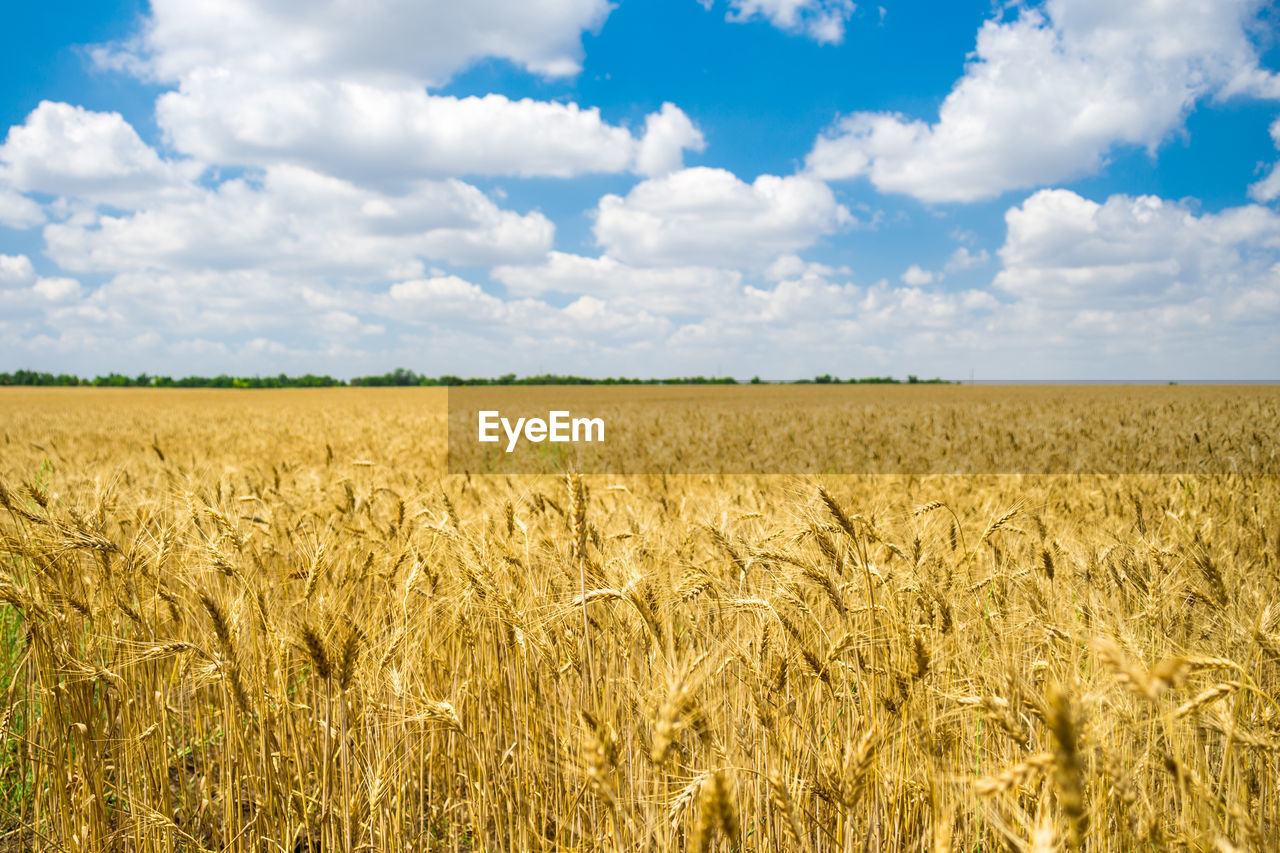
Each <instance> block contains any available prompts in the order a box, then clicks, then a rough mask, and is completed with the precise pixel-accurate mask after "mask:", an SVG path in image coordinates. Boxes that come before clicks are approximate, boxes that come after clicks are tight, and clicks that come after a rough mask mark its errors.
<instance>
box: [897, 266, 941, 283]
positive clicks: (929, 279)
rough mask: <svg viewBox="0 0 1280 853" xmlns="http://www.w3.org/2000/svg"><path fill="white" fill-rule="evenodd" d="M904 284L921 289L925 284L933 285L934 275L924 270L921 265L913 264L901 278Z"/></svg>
mask: <svg viewBox="0 0 1280 853" xmlns="http://www.w3.org/2000/svg"><path fill="white" fill-rule="evenodd" d="M901 278H902V281H903V283H905V284H909V285H911V286H912V287H920V286H921V285H924V284H932V283H933V273H931V272H929V271H928V270H926V269H922V268H921V267H920V265H919V264H912V265H911V266H909V267H907V270H906V272H904V273H903V274H902V276H901Z"/></svg>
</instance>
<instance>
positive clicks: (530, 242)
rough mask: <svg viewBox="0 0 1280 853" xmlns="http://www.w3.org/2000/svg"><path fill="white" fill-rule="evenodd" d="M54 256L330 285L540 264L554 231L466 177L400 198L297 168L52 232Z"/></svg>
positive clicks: (61, 260)
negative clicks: (435, 264) (448, 265)
mask: <svg viewBox="0 0 1280 853" xmlns="http://www.w3.org/2000/svg"><path fill="white" fill-rule="evenodd" d="M44 233H45V240H46V243H47V247H48V249H47V250H48V254H49V255H50V257H52V258H53V259H54V260H55V261H57V263H58V264H59V265H60V266H62V267H63V268H65V269H69V270H101V271H106V272H120V271H127V270H200V269H214V270H218V269H224V270H225V269H262V270H272V271H277V272H292V273H297V272H304V273H308V274H317V275H326V276H331V277H339V278H341V277H375V278H377V277H401V276H404V275H405V274H406V273H408V274H410V275H412V274H415V272H414V271H417V272H419V273H420V272H421V268H422V263H423V259H424V258H432V259H440V260H445V261H449V262H452V263H460V264H483V263H503V262H517V261H522V260H531V259H534V258H540V257H542V256H543V254H545V252H546V251H547V250H548V249H549V248H550V245H551V240H552V236H553V234H554V226H553V225H552V224H551V222H550V220H548V219H547V218H546V217H544V216H543V215H542V214H540V213H529V214H524V215H521V214H518V213H514V212H511V211H507V210H502V209H501V208H499V207H498V206H497V205H495V204H494V203H493V202H492V201H490V200H489V199H488V198H487V197H485V196H484V195H483V194H482V193H481V192H480V191H479V190H477V189H476V188H475V187H472V186H470V185H468V184H465V183H463V182H461V181H457V180H447V181H422V182H417V183H414V184H411V185H409V186H408V187H407V189H406V191H404V192H402V193H398V194H391V193H380V192H376V191H373V190H368V189H363V188H361V187H357V186H355V185H354V184H351V183H348V182H346V181H341V180H338V179H336V178H330V177H327V176H324V175H320V174H317V173H315V172H311V171H309V170H306V169H301V168H298V167H293V166H278V167H273V168H270V169H268V170H266V172H265V175H264V177H263V179H262V181H261V184H260V185H258V184H256V183H252V182H250V181H248V180H245V179H235V180H230V181H226V182H224V183H223V184H221V185H220V186H218V187H217V188H216V189H213V190H202V191H201V192H200V194H199V195H198V196H196V197H195V198H193V199H191V200H189V201H174V202H167V203H166V202H161V203H159V204H157V205H155V206H152V207H148V208H147V209H144V210H140V211H138V212H136V213H132V214H129V215H125V216H110V215H98V216H94V217H91V218H88V219H85V218H77V219H74V220H70V221H67V222H64V223H56V224H51V225H48V226H46V228H45V232H44Z"/></svg>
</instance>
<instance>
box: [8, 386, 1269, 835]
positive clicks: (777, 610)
mask: <svg viewBox="0 0 1280 853" xmlns="http://www.w3.org/2000/svg"><path fill="white" fill-rule="evenodd" d="M858 390H859V389H845V388H833V389H830V393H831V394H832V395H839V394H841V393H850V392H853V391H858ZM887 390H892V391H894V392H899V393H910V394H920V395H930V394H952V393H955V392H958V391H963V390H965V389H948V388H938V389H934V388H903V389H887ZM1086 390H1087V389H1086ZM620 393H625V392H620ZM765 393H768V389H765ZM1002 393H1005V394H1009V395H1015V397H1011V398H1010V399H1016V395H1017V394H1018V393H1019V391H1018V389H1004V390H1002ZM1080 393H1086V391H1081V392H1080ZM1100 393H1101V392H1100ZM1107 393H1110V392H1107ZM1143 393H1144V394H1160V393H1165V394H1169V395H1177V394H1182V395H1184V396H1182V397H1172V396H1171V397H1170V398H1169V402H1170V404H1171V405H1170V406H1169V407H1168V408H1167V409H1166V408H1162V406H1161V405H1153V406H1148V403H1147V402H1146V401H1147V400H1148V398H1145V397H1143V398H1135V404H1134V405H1135V410H1138V409H1141V408H1142V407H1144V406H1148V409H1149V412H1150V414H1149V415H1148V417H1145V418H1141V419H1135V420H1136V421H1140V422H1141V425H1142V427H1143V428H1144V429H1145V428H1148V427H1149V429H1150V431H1151V434H1153V435H1157V436H1159V435H1174V434H1179V435H1180V434H1182V433H1184V432H1185V430H1186V426H1187V422H1186V418H1185V412H1184V411H1183V410H1180V409H1178V407H1177V405H1173V404H1175V403H1176V404H1178V405H1183V406H1185V405H1187V403H1186V401H1187V399H1188V398H1187V397H1186V396H1185V395H1186V394H1188V393H1190V394H1203V396H1199V397H1195V398H1193V400H1194V404H1193V405H1192V409H1193V414H1198V415H1199V416H1200V417H1201V418H1202V423H1203V424H1205V425H1207V426H1206V428H1205V429H1203V430H1202V429H1195V430H1193V433H1194V435H1195V438H1194V441H1196V442H1212V443H1215V444H1216V446H1218V447H1220V448H1221V447H1229V446H1231V445H1232V444H1233V443H1235V444H1236V445H1237V446H1238V445H1239V444H1240V442H1242V441H1244V439H1243V438H1242V436H1245V437H1247V436H1252V438H1250V439H1249V446H1250V447H1252V448H1253V450H1251V451H1249V452H1250V453H1251V454H1252V455H1250V456H1248V457H1247V458H1248V464H1240V465H1237V466H1235V468H1234V470H1236V471H1238V473H1204V472H1202V471H1194V470H1191V471H1187V472H1183V473H1178V474H1164V475H1151V474H1144V475H1137V474H1133V475H1125V476H1121V475H1108V476H1101V475H1083V474H1073V475H1065V474H1064V475H1054V476H1050V475H1041V476H980V475H970V476H946V475H938V474H913V473H904V474H896V475H882V476H835V475H828V476H812V475H805V476H799V475H785V476H767V475H749V476H748V475H743V476H733V477H711V476H693V475H683V476H665V477H664V476H639V475H636V476H619V475H608V474H601V475H598V476H584V477H581V478H576V477H564V476H539V477H534V476H524V477H517V476H481V475H479V474H472V475H452V476H451V475H447V474H446V473H445V471H444V468H443V467H442V466H443V460H444V452H445V417H446V415H445V410H444V405H445V394H444V392H443V391H438V390H434V389H410V390H404V391H398V390H385V391H383V390H378V391H375V390H365V389H338V390H330V391H309V390H299V391H279V392H272V391H262V392H256V391H255V392H235V391H231V392H217V391H148V390H137V391H127V390H126V391H111V390H92V389H69V390H43V389H41V390H18V389H15V390H11V391H10V390H6V391H5V392H4V393H0V484H3V487H4V491H3V492H0V504H2V506H0V566H2V568H0V600H3V602H4V604H3V605H0V631H2V633H3V648H2V649H0V689H2V690H3V692H2V693H0V728H2V729H3V732H4V746H3V754H2V755H0V850H9V849H12V850H57V849H61V850H76V851H100V850H121V851H162V850H163V851H171V850H201V849H205V850H243V851H255V853H256V851H278V850H284V851H306V850H317V851H318V850H323V851H326V853H327V851H334V850H377V851H389V850H459V851H461V850H486V851H497V850H544V851H553V850H555V851H559V850H646V849H651V850H659V851H666V850H685V849H695V850H722V851H725V850H752V851H755V850H760V851H764V850H812V851H822V850H864V849H867V850H933V851H944V850H975V849H985V850H992V849H1011V850H1022V849H1032V850H1037V851H1048V850H1057V849H1073V850H1080V849H1089V850H1098V851H1112V850H1114V851H1129V850H1137V849H1144V850H1164V849H1171V850H1173V849H1178V850H1181V849H1193V850H1214V849H1217V850H1229V849H1242V850H1270V849H1277V848H1280V799H1278V798H1280V789H1278V788H1280V504H1278V499H1280V490H1277V488H1276V486H1277V482H1276V479H1275V476H1274V474H1275V471H1276V459H1275V450H1274V439H1273V438H1269V436H1271V435H1272V434H1273V433H1274V431H1275V426H1274V423H1275V422H1274V420H1267V419H1266V417H1264V414H1265V413H1266V412H1269V411H1272V410H1273V409H1274V407H1275V405H1276V399H1277V395H1276V391H1275V390H1273V389H1234V391H1233V392H1232V393H1234V394H1236V395H1237V396H1236V397H1233V398H1231V399H1233V400H1235V401H1236V402H1235V403H1234V404H1233V405H1238V406H1239V408H1238V409H1236V410H1235V415H1234V416H1233V417H1232V418H1230V419H1229V420H1226V421H1224V419H1223V418H1221V417H1220V415H1221V412H1222V407H1223V405H1225V404H1224V402H1223V400H1224V398H1222V397H1215V396H1214V393H1216V392H1209V391H1203V392H1202V391H1201V389H1187V388H1178V389H1168V390H1164V389H1144V391H1143ZM832 399H833V400H834V399H837V397H835V396H833V398H832ZM1023 410H1024V411H1027V412H1029V413H1031V412H1034V411H1035V408H1034V407H1024V409H1023ZM1161 412H1166V414H1163V415H1162V414H1161ZM1161 418H1165V420H1161ZM1254 418H1256V419H1257V422H1253V421H1252V420H1251V419H1254ZM1023 426H1025V425H1020V424H1017V423H1000V424H992V425H991V428H992V430H996V429H999V430H1003V431H1009V430H1013V431H1015V432H1016V431H1018V430H1020V429H1022V427H1023ZM667 428H669V429H671V430H673V431H678V430H679V429H680V428H681V424H679V423H669V424H664V429H667ZM1114 428H1115V427H1114V425H1111V424H1107V423H1098V424H1096V425H1094V429H1096V430H1097V431H1098V432H1099V433H1101V434H1103V435H1105V434H1106V433H1107V430H1109V429H1112V430H1114ZM980 432H981V430H979V433H980ZM903 434H904V438H903V441H904V442H907V441H911V440H913V439H912V438H911V437H910V435H909V431H907V430H906V429H904V433H903ZM1139 446H1142V447H1147V448H1149V450H1148V452H1150V453H1151V454H1152V455H1153V456H1154V455H1155V454H1157V453H1160V452H1164V451H1162V450H1160V448H1161V447H1162V446H1163V445H1161V444H1160V442H1154V443H1152V442H1148V443H1140V445H1139ZM1059 450H1061V451H1063V452H1070V448H1059ZM1126 452H1129V453H1132V450H1129V451H1126ZM1240 452H1241V453H1242V452H1243V451H1240ZM1240 458H1245V457H1243V456H1241V457H1240ZM1113 461H1114V460H1113ZM1126 461H1128V460H1126ZM1148 461H1149V462H1150V461H1152V460H1148ZM1157 461H1158V460H1157ZM1132 462H1133V464H1134V466H1135V467H1133V468H1123V470H1144V467H1143V466H1142V465H1141V464H1139V463H1141V462H1142V460H1132ZM1116 468H1117V469H1118V470H1120V469H1121V468H1120V465H1119V464H1118V463H1117V465H1116ZM1147 468H1150V466H1149V465H1148V466H1147Z"/></svg>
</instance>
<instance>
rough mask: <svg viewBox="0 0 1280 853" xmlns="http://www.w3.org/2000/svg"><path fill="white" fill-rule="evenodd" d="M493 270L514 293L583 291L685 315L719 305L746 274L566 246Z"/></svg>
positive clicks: (639, 307)
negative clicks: (576, 251)
mask: <svg viewBox="0 0 1280 853" xmlns="http://www.w3.org/2000/svg"><path fill="white" fill-rule="evenodd" d="M491 276H492V277H493V279H494V280H496V281H499V282H501V283H502V284H504V285H505V286H506V288H507V292H508V293H510V294H512V295H513V296H522V297H523V296H545V295H546V294H548V293H564V294H572V295H582V296H589V297H592V298H598V299H604V300H606V301H607V302H609V303H610V304H612V305H615V306H618V307H622V308H626V309H630V310H642V311H647V312H653V313H656V314H680V315H695V314H705V313H709V312H712V311H715V310H717V309H718V308H721V307H723V306H724V305H725V304H726V302H727V301H728V300H730V299H732V298H734V297H735V296H736V295H737V294H738V293H739V292H740V289H741V285H742V274H741V273H740V272H737V271H736V270H728V269H719V268H716V267H706V266H680V267H633V266H629V265H627V264H624V263H622V262H620V261H618V260H616V259H614V258H611V257H608V256H607V255H606V256H603V257H599V258H587V257H583V256H582V255H573V254H569V253H566V252H551V253H550V254H549V255H548V256H547V258H546V260H545V262H543V263H542V264H538V265H530V266H499V267H496V268H494V270H493V271H492V272H491Z"/></svg>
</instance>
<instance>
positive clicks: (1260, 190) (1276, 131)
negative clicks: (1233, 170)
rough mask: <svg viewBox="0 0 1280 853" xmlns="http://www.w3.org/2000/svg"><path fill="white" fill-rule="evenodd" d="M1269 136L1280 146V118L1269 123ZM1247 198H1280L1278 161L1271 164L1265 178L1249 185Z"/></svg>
mask: <svg viewBox="0 0 1280 853" xmlns="http://www.w3.org/2000/svg"><path fill="white" fill-rule="evenodd" d="M1271 138H1272V140H1274V141H1275V143H1276V147H1277V148H1280V119H1276V120H1275V121H1274V122H1272V123H1271ZM1249 198H1251V199H1253V200H1255V201H1263V202H1266V201H1275V200H1276V199H1277V198H1280V163H1276V164H1275V165H1274V166H1272V167H1271V171H1270V173H1268V174H1267V176H1266V177H1265V178H1263V179H1262V180H1260V181H1258V182H1257V183H1255V184H1253V185H1252V186H1250V187H1249Z"/></svg>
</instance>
